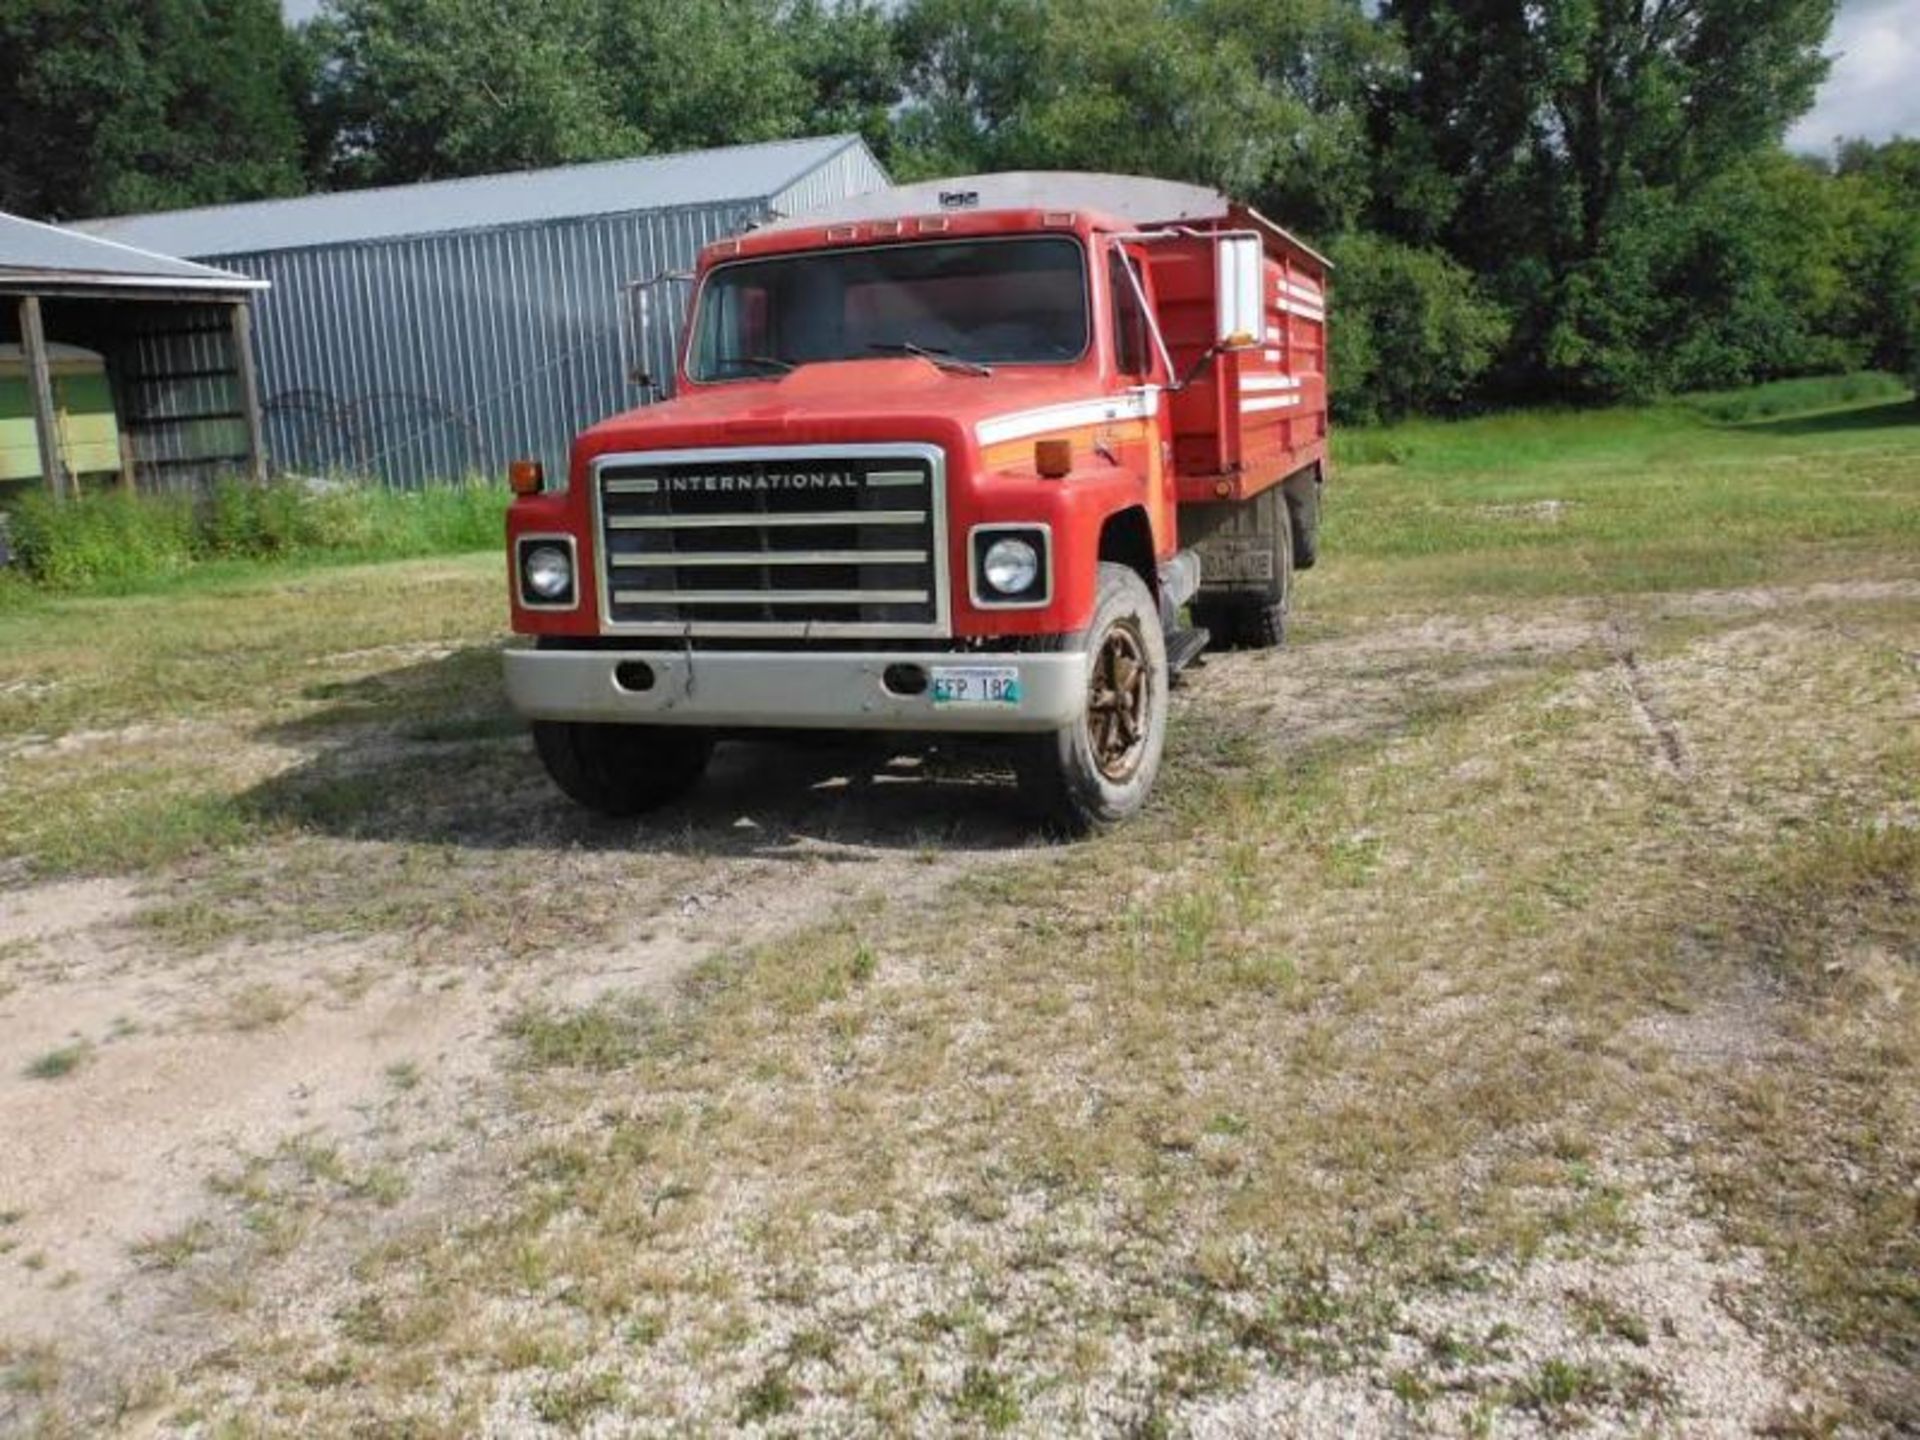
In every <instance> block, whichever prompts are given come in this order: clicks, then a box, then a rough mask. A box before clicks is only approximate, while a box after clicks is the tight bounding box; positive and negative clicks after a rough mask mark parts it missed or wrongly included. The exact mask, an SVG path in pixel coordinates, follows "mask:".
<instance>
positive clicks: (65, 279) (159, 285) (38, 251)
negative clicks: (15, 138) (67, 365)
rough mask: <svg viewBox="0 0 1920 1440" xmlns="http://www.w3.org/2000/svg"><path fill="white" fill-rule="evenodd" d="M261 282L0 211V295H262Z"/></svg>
mask: <svg viewBox="0 0 1920 1440" xmlns="http://www.w3.org/2000/svg"><path fill="white" fill-rule="evenodd" d="M265 288H266V286H265V283H264V282H263V281H259V280H253V279H250V278H248V277H247V276H245V275H235V274H233V273H232V272H231V271H227V270H215V269H214V268H213V267H212V266H210V265H196V264H194V263H193V262H192V261H191V260H176V259H174V258H173V257H172V256H171V255H156V254H154V253H153V252H152V251H150V250H138V249H135V248H134V247H132V246H130V245H124V244H119V243H116V242H114V241H112V240H104V239H100V238H97V237H95V236H92V235H81V234H78V233H76V232H75V231H72V230H67V229H63V228H62V227H60V226H58V225H47V224H43V223H42V222H41V221H38V220H28V219H27V218H25V217H24V216H21V215H8V214H6V213H4V212H0V290H4V291H10V292H17V291H26V290H49V289H58V290H211V291H216V292H218V291H229V292H231V291H243V290H262V289H265Z"/></svg>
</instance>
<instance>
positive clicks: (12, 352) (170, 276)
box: [0, 214, 265, 509]
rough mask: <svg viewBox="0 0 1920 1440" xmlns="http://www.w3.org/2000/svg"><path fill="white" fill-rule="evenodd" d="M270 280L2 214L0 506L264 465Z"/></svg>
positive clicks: (185, 482) (184, 481)
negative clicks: (259, 382) (260, 339)
mask: <svg viewBox="0 0 1920 1440" xmlns="http://www.w3.org/2000/svg"><path fill="white" fill-rule="evenodd" d="M264 289H265V284H264V282H262V281H260V280H255V279H251V278H249V277H248V276H245V275H236V274H233V273H232V272H230V271H225V270H216V269H213V268H211V267H209V266H206V265H195V264H192V263H189V262H187V261H184V260H176V259H174V258H172V257H171V256H168V255H156V254H152V253H150V252H148V251H145V250H136V249H132V248H130V247H128V246H126V245H117V244H113V243H110V242H108V241H105V240H99V239H95V238H93V237H91V236H88V235H79V234H75V233H74V232H73V231H71V230H66V229H62V228H60V227H59V226H56V225H43V224H41V223H40V222H39V221H37V220H27V219H23V218H21V217H20V216H17V215H5V214H0V509H4V508H5V506H6V503H7V501H8V499H9V498H10V497H12V496H16V495H18V494H19V493H21V492H22V491H24V490H26V489H30V488H36V487H41V486H44V487H45V488H46V489H47V490H49V491H51V492H52V493H53V494H54V495H55V496H66V495H69V494H72V493H74V492H75V491H77V490H78V489H79V488H81V487H82V486H97V485H100V484H121V485H127V486H132V485H134V484H136V483H138V484H139V485H141V486H143V487H149V488H163V489H171V488H180V487H185V486H191V485H195V484H199V483H203V482H205V481H206V480H208V479H211V478H213V477H215V476H217V475H220V474H223V473H232V472H241V473H252V474H255V475H259V474H261V473H263V467H264V458H265V457H264V455H263V453H262V447H261V423H260V407H259V404H258V395H257V389H256V383H255V378H254V372H253V365H252V355H253V350H252V346H251V344H250V343H249V341H248V327H249V319H250V317H249V310H250V308H251V306H252V304H253V303H254V301H255V297H256V296H257V295H258V294H259V293H260V292H261V291H262V290H264Z"/></svg>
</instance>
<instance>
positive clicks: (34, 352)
mask: <svg viewBox="0 0 1920 1440" xmlns="http://www.w3.org/2000/svg"><path fill="white" fill-rule="evenodd" d="M20 345H21V348H22V349H24V350H25V351H26V352H27V395H28V397H29V398H30V399H31V400H32V401H33V429H34V434H35V435H36V436H37V437H38V439H39V441H40V473H41V474H42V475H43V476H45V477H46V481H47V489H48V490H49V491H51V492H52V494H53V498H54V499H56V500H64V499H66V498H67V489H68V483H67V482H68V476H67V462H66V457H65V456H64V455H62V454H61V453H60V419H59V416H58V415H56V414H55V413H54V408H53V367H52V366H51V365H49V364H48V363H47V330H46V326H45V324H44V323H43V322H42V320H41V318H40V297H39V296H38V295H23V296H22V297H21V299H20Z"/></svg>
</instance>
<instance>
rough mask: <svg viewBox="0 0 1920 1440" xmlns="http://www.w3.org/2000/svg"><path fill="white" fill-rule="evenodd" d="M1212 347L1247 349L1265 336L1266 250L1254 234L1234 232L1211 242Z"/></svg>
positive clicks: (1250, 232) (1258, 342)
mask: <svg viewBox="0 0 1920 1440" xmlns="http://www.w3.org/2000/svg"><path fill="white" fill-rule="evenodd" d="M1214 253H1215V256H1216V257H1217V258H1216V261H1215V263H1216V265H1217V267H1218V269H1217V273H1216V274H1215V277H1214V284H1215V294H1214V326H1213V339H1214V344H1215V345H1216V346H1218V347H1219V348H1220V349H1222V350H1247V349H1251V348H1253V347H1254V346H1256V345H1259V344H1260V343H1261V341H1262V339H1263V337H1264V336H1265V334H1266V329H1267V316H1266V293H1265V281H1266V268H1267V250H1266V246H1265V245H1264V244H1263V243H1262V242H1261V239H1260V237H1259V236H1258V235H1257V234H1255V233H1254V232H1252V231H1250V230H1247V231H1235V232H1233V233H1231V234H1226V235H1221V236H1220V237H1218V238H1217V239H1216V240H1215V241H1214Z"/></svg>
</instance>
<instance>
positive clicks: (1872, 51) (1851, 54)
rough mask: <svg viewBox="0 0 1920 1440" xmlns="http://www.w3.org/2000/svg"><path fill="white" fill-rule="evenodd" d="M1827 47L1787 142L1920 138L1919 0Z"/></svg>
mask: <svg viewBox="0 0 1920 1440" xmlns="http://www.w3.org/2000/svg"><path fill="white" fill-rule="evenodd" d="M280 3H281V6H282V8H283V9H284V10H285V11H286V15H287V18H288V19H289V20H306V19H309V18H310V17H311V16H312V15H313V13H314V11H316V10H318V9H319V8H320V0H280ZM1827 51H1828V53H1829V54H1831V55H1833V56H1835V57H1836V59H1835V60H1834V65H1833V73H1832V74H1831V75H1829V76H1828V77H1827V83H1826V84H1825V85H1824V86H1823V87H1822V88H1821V91H1820V97H1819V99H1818V100H1817V101H1816V102H1815V104H1814V108H1813V111H1812V113H1811V114H1809V115H1808V116H1807V117H1806V118H1805V119H1804V120H1802V121H1801V122H1800V123H1799V124H1798V125H1796V126H1794V128H1793V133H1792V134H1791V135H1789V136H1788V137H1787V143H1788V144H1789V145H1790V146H1792V147H1793V148H1794V149H1795V150H1825V149H1827V148H1828V147H1830V146H1831V145H1832V144H1833V141H1834V137H1835V136H1838V135H1850V136H1851V135H1864V136H1865V137H1867V138H1868V139H1869V140H1884V139H1886V138H1887V137H1888V136H1889V135H1911V136H1915V137H1920V0H1841V3H1840V19H1839V21H1838V22H1837V23H1836V24H1835V25H1834V27H1833V36H1832V38H1831V39H1830V40H1829V41H1828V42H1827Z"/></svg>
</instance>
